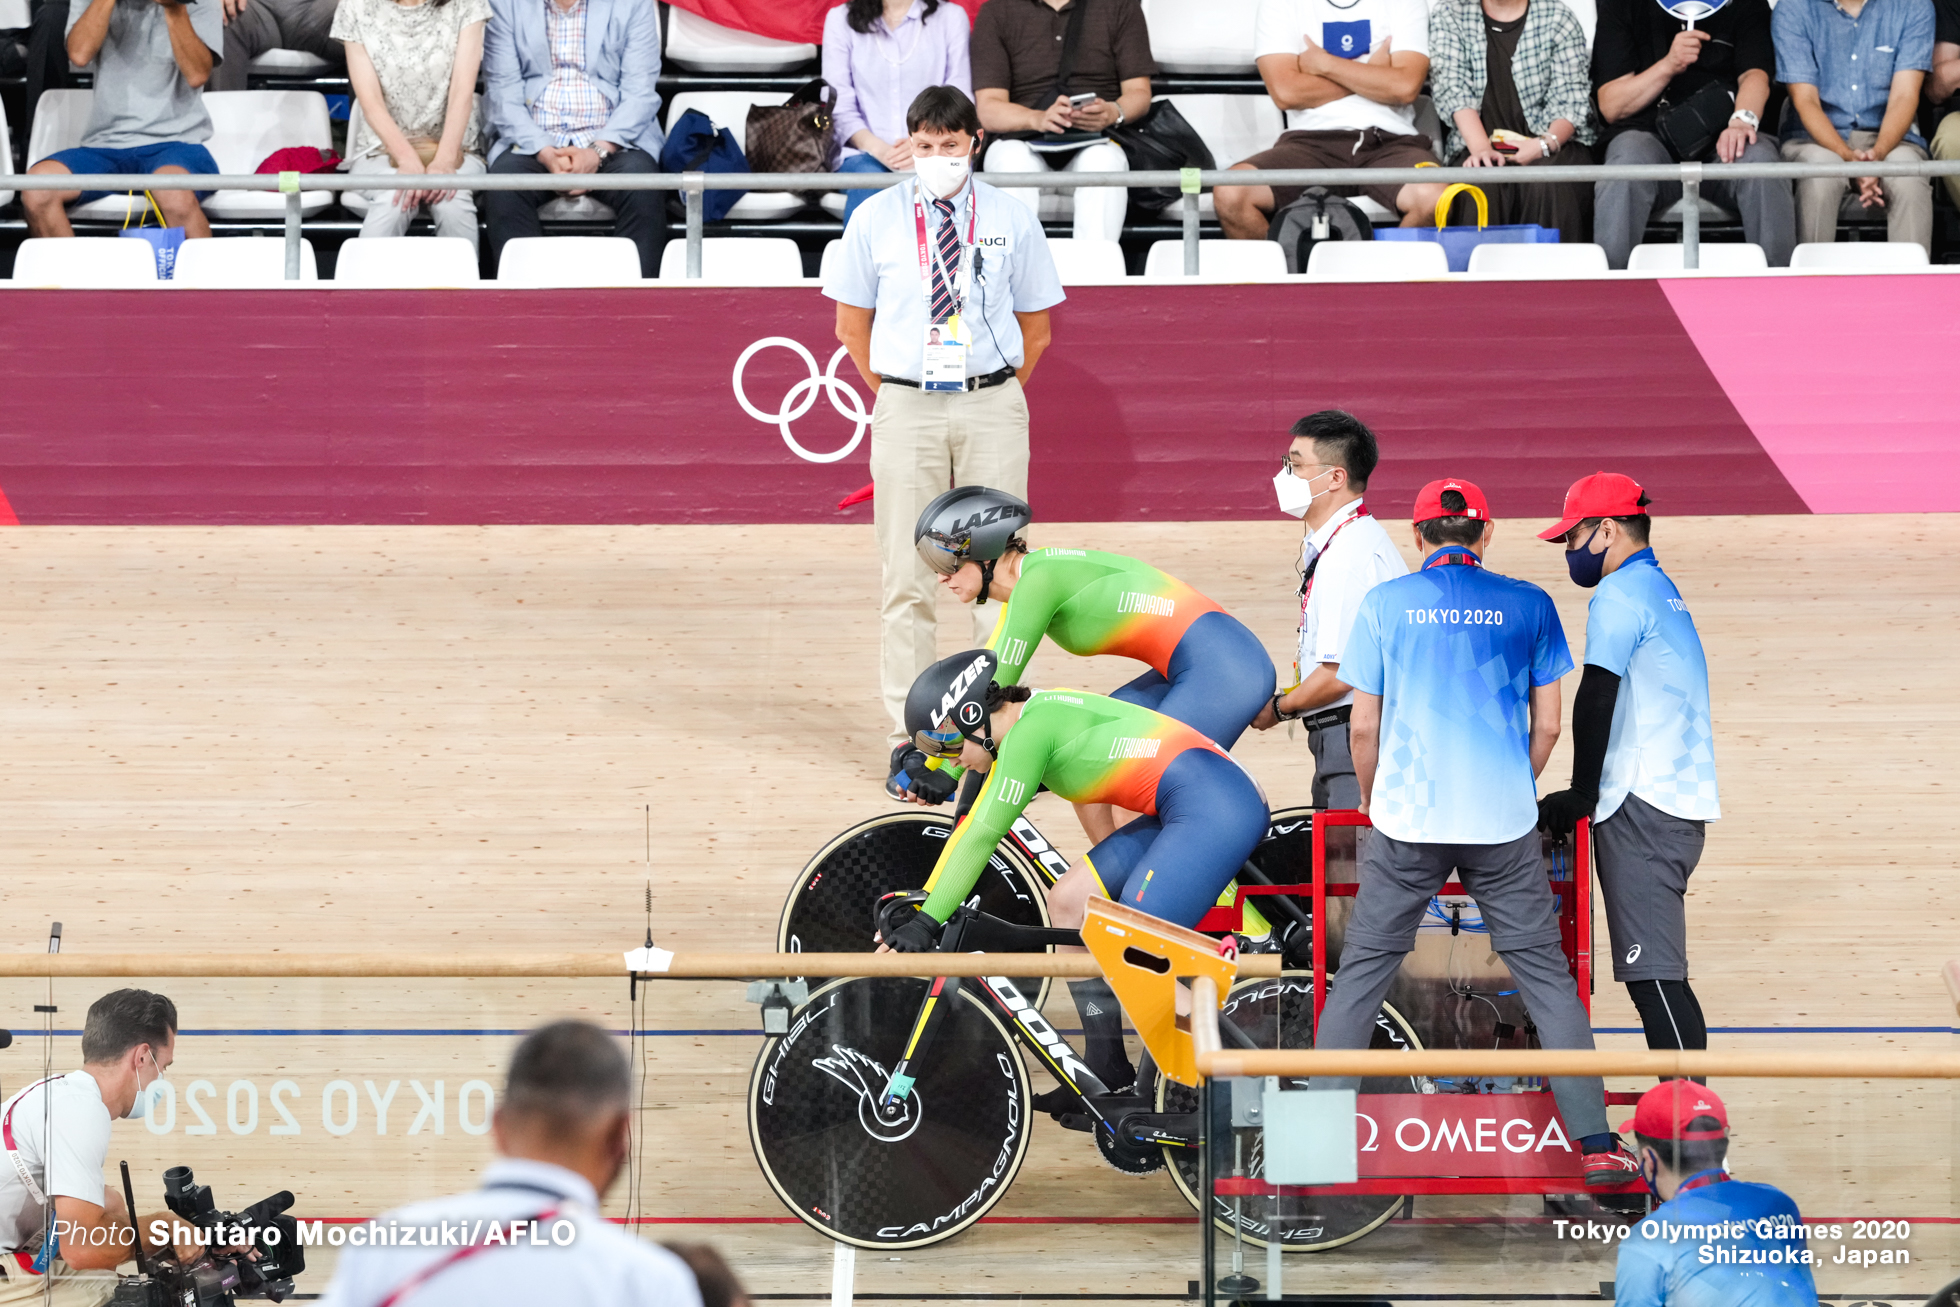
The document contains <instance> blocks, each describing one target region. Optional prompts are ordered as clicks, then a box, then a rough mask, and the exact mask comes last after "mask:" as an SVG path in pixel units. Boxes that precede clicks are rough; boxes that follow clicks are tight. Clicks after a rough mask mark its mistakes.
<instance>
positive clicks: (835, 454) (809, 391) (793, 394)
mask: <svg viewBox="0 0 1960 1307" xmlns="http://www.w3.org/2000/svg"><path fill="white" fill-rule="evenodd" d="M771 345H780V346H782V347H783V348H784V349H787V350H794V351H795V352H796V356H797V357H798V358H800V359H802V360H803V366H804V367H806V368H808V369H810V375H809V376H807V377H805V378H804V379H803V380H801V381H799V382H797V383H796V384H795V385H794V386H791V387H790V388H789V393H788V394H787V395H784V396H783V402H782V406H781V407H779V408H778V409H777V410H776V411H775V412H774V413H765V412H763V411H762V410H761V409H759V408H757V407H756V406H755V405H754V404H751V403H750V402H749V397H748V395H747V394H746V393H745V392H744V391H743V390H742V370H743V369H744V368H746V367H748V365H749V360H750V359H752V358H754V357H755V356H756V355H757V354H758V353H760V352H761V351H763V350H765V349H768V348H769V347H770V346H771ZM849 353H850V351H849V350H847V349H845V348H844V347H843V346H842V345H839V346H838V347H837V352H836V353H835V354H832V355H831V356H830V366H829V367H827V368H825V369H824V370H823V371H822V372H819V371H817V360H816V356H815V355H813V354H811V353H810V351H809V350H807V349H805V348H803V345H802V343H801V342H800V341H794V340H791V339H790V338H789V337H788V336H765V337H763V338H762V339H761V340H758V341H757V342H755V344H753V345H751V346H749V347H748V348H747V349H745V350H743V351H742V356H741V357H740V358H738V359H736V360H735V375H734V377H733V378H732V380H733V382H734V386H735V402H736V403H738V404H740V405H741V406H742V411H743V412H744V413H747V414H748V415H749V416H750V417H752V418H754V419H755V420H756V421H757V422H774V423H775V424H776V426H777V428H778V429H779V430H780V431H781V432H782V433H783V443H784V444H785V445H788V446H789V448H790V452H791V453H793V454H795V455H796V456H797V457H798V458H802V459H807V460H809V461H810V462H812V463H835V462H836V461H837V460H838V459H840V458H843V457H845V456H846V455H848V454H849V453H850V452H851V451H852V450H854V449H856V448H857V447H858V444H859V442H860V441H862V440H863V439H864V431H865V428H866V427H869V426H870V425H871V414H870V413H869V412H867V411H866V410H865V407H864V400H863V399H862V398H861V397H860V396H859V395H858V393H857V391H856V390H855V389H854V388H853V387H852V386H851V383H850V382H848V381H844V380H842V379H841V378H839V377H838V375H837V365H838V364H839V363H841V362H843V361H844V359H845V357H846V356H847V355H848V354H849ZM820 389H821V390H823V391H824V392H825V394H826V395H827V396H828V397H829V399H830V406H831V407H832V408H834V409H836V410H837V411H838V412H839V413H840V414H842V415H843V416H845V417H847V418H850V419H851V420H852V421H853V422H855V423H857V430H856V431H854V432H852V433H851V438H850V440H849V441H848V442H846V443H845V445H844V447H843V448H842V449H836V450H832V451H831V452H830V453H828V454H818V453H813V452H811V451H810V450H807V449H805V448H804V447H803V446H802V445H800V444H798V443H797V440H796V436H795V435H794V434H793V433H792V432H791V431H790V429H789V424H790V423H792V422H794V421H796V419H798V418H800V417H802V416H803V415H804V414H805V413H808V412H809V411H810V409H811V408H812V407H813V406H814V405H815V404H816V402H817V391H818V390H820ZM846 401H848V407H846Z"/></svg>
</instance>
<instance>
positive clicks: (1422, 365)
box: [0, 274, 1960, 525]
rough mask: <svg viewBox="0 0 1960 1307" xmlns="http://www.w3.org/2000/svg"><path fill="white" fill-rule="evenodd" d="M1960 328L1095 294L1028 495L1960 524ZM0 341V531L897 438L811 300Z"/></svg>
mask: <svg viewBox="0 0 1960 1307" xmlns="http://www.w3.org/2000/svg"><path fill="white" fill-rule="evenodd" d="M1956 310H1960V278H1955V277H1948V276H1945V275H1940V274H1925V275H1919V276H1886V277H1844V276H1830V277H1758V278H1739V279H1704V280H1685V279H1684V280H1676V281H1668V282H1656V281H1638V280H1602V281H1591V282H1500V283H1491V282H1484V283H1468V282H1438V283H1427V284H1388V285H1381V284H1370V285H1340V284H1335V285H1302V284H1299V283H1289V284H1283V285H1264V286H1218V285H1200V286H1164V285H1161V284H1160V285H1155V286H1149V287H1143V286H1133V287H1085V288H1079V289H1077V290H1075V291H1074V292H1072V293H1071V295H1070V298H1069V301H1068V303H1066V304H1065V305H1062V306H1061V307H1059V308H1058V309H1057V310H1056V311H1055V336H1056V344H1055V347H1054V348H1053V350H1051V351H1050V353H1049V354H1048V356H1047V357H1046V358H1045V359H1044V360H1043V362H1042V364H1041V367H1040V371H1039V372H1038V374H1037V375H1036V377H1035V379H1034V382H1033V385H1032V387H1031V393H1030V403H1031V406H1032V409H1033V413H1034V437H1033V438H1034V475H1033V488H1032V496H1033V498H1034V501H1035V504H1036V508H1037V510H1038V511H1039V512H1040V513H1041V515H1042V516H1043V517H1044V518H1047V519H1049V520H1054V521H1068V520H1076V521H1096V520H1122V519H1130V518H1157V519H1184V520H1193V519H1196V520H1204V519H1229V518H1244V517H1255V516H1264V515H1267V514H1270V513H1271V512H1272V511H1273V509H1272V489H1271V486H1270V485H1269V484H1268V478H1269V477H1270V476H1271V474H1272V472H1273V471H1274V469H1275V467H1276V464H1277V460H1278V456H1279V453H1280V451H1281V449H1282V448H1283V447H1284V444H1285V436H1284V432H1285V430H1286V428H1287V426H1288V425H1289V424H1290V423H1291V422H1292V421H1293V420H1294V419H1295V418H1296V417H1298V416H1299V415H1301V414H1302V413H1305V412H1308V411H1310V410H1312V409H1316V408H1324V407H1329V406H1340V407H1346V408H1351V409H1353V410H1354V411H1355V412H1357V413H1359V414H1361V415H1362V416H1363V417H1364V418H1365V419H1366V420H1367V421H1368V422H1369V423H1370V424H1371V425H1372V426H1373V427H1374V428H1375V429H1376V431H1377V432H1378V433H1379V434H1380V436H1381V438H1382V445H1383V449H1384V453H1385V459H1384V462H1383V465H1382V467H1381V469H1380V470H1379V471H1378V472H1377V474H1376V478H1375V484H1374V492H1373V495H1372V498H1373V500H1374V502H1375V503H1376V505H1377V507H1378V510H1379V511H1381V512H1383V513H1393V512H1399V511H1403V510H1405V509H1406V508H1407V507H1408V505H1409V503H1410V501H1411V499H1412V498H1413V495H1414V491H1415V489H1416V488H1417V487H1418V486H1419V485H1420V484H1421V483H1423V482H1424V481H1426V480H1429V479H1430V478H1432V477H1435V476H1440V475H1445V474H1449V475H1460V476H1468V477H1471V478H1473V479H1475V480H1477V481H1479V482H1480V483H1482V484H1483V485H1484V486H1485V488H1486V489H1487V490H1488V491H1489V492H1490V494H1491V498H1492V506H1493V510H1494V511H1495V512H1496V513H1498V514H1499V515H1517V516H1548V515H1551V514H1553V513H1554V512H1555V511H1556V510H1557V508H1558V505H1559V501H1560V495H1561V494H1562V492H1563V490H1564V488H1565V486H1566V485H1567V484H1568V483H1569V482H1570V481H1571V480H1572V479H1573V478H1575V477H1577V476H1580V475H1583V474H1585V473H1587V472H1592V471H1595V470H1598V469H1600V468H1612V469H1617V470H1622V471H1625V472H1628V473H1630V474H1632V475H1633V476H1635V477H1638V478H1640V479H1641V480H1642V481H1643V482H1645V483H1646V484H1647V485H1648V486H1650V487H1651V489H1652V492H1653V494H1654V496H1655V498H1656V501H1657V508H1658V509H1660V510H1661V511H1664V512H1667V513H1684V514H1685V513H1801V512H1806V511H1813V512H1906V511H1921V512H1924V511H1952V510H1956V509H1960V439H1956V437H1955V434H1954V423H1953V407H1954V400H1953V389H1952V383H1951V378H1952V376H1953V375H1954V365H1953V360H1954V359H1956V358H1960V312H1957V311H1956ZM771 338H778V339H780V340H781V341H784V342H798V343H799V344H800V346H801V347H802V348H803V349H805V350H807V351H808V353H807V354H806V355H805V356H803V357H799V354H798V352H797V350H796V349H795V348H792V347H790V346H789V345H787V344H765V345H760V346H758V342H762V341H766V340H769V339H771ZM0 341H3V342H4V347H5V357H6V359H7V364H8V367H7V371H8V374H9V376H10V377H11V379H12V384H11V385H10V386H9V388H8V393H7V399H6V400H5V402H4V403H0V494H4V499H0V520H6V519H8V518H15V517H17V519H18V521H20V522H22V523H25V524H30V525H32V524H40V523H69V524H80V523H106V524H136V523H333V522H343V523H397V522H400V523H413V522H432V523H492V522H570V523H579V522H583V523H619V522H730V523H744V522H746V523H759V522H826V521H866V520H868V519H869V516H870V509H869V505H859V506H857V507H855V508H852V509H849V510H845V511H842V512H840V511H839V510H838V509H837V508H836V503H837V501H838V500H839V498H841V497H842V496H844V495H846V494H848V493H849V492H851V491H853V490H855V489H857V488H858V487H859V486H861V485H863V484H864V483H865V482H866V481H867V480H868V479H869V477H868V473H867V471H866V466H865V465H866V459H867V456H868V453H869V440H868V437H866V438H863V439H859V440H858V441H857V443H856V444H855V445H852V443H851V442H852V441H853V438H854V436H857V435H859V434H861V433H860V424H858V423H856V422H854V421H851V420H848V419H847V418H845V417H843V416H840V414H839V412H838V411H837V409H836V408H835V407H834V406H833V401H834V402H835V403H836V404H841V405H842V406H843V408H845V409H846V410H848V409H850V408H851V407H852V404H853V403H854V396H857V395H862V396H863V397H864V399H865V402H866V403H867V404H868V402H869V395H868V393H867V392H866V391H865V389H864V387H863V385H862V383H861V382H858V381H857V378H856V375H855V372H854V370H853V369H852V367H851V365H850V363H849V361H848V360H847V359H846V360H841V361H840V363H839V365H838V367H839V375H840V377H841V379H842V380H843V381H844V382H846V383H849V387H848V388H845V387H839V388H837V389H836V390H834V391H833V390H828V389H827V388H826V387H825V386H824V385H823V383H822V382H821V380H820V379H818V380H813V379H812V378H813V374H815V373H819V372H820V371H821V369H822V368H823V366H824V365H825V363H827V362H829V361H830V359H831V358H832V355H833V353H834V351H835V345H834V341H833V338H832V333H831V306H830V302H829V301H827V300H825V299H823V298H822V297H821V295H820V294H819V293H818V292H817V291H816V290H815V289H814V288H810V287H792V288H784V289H713V288H702V289H682V288H674V287H671V286H668V287H660V288H651V289H644V290H603V291H499V290H494V289H481V290H467V291H463V290H459V291H333V290H303V291H302V290H295V291H291V292H287V291H265V292H258V291H188V290H185V291H174V290H173V291H168V292H155V291H33V290H19V291H8V292H6V293H5V294H4V295H0ZM745 353H746V354H748V355H749V357H748V359H747V360H746V362H745V363H742V366H741V367H740V368H739V374H740V375H739V383H740V387H741V390H742V393H743V395H745V396H746V398H747V400H748V402H749V404H750V406H751V407H752V408H753V413H754V415H752V414H751V412H750V411H748V410H745V408H744V407H743V405H742V403H741V401H740V400H738V397H737V392H736V383H737V381H738V376H737V373H738V363H741V362H742V359H743V356H744V354H745ZM806 357H807V358H809V359H811V360H814V367H813V366H812V364H811V363H807V362H806V361H805V358H806ZM799 384H801V392H800V394H799V393H798V392H797V387H798V386H799ZM802 399H808V400H809V401H810V403H809V405H808V408H807V411H804V412H800V413H798V412H797V411H796V410H797V408H798V406H799V404H800V402H801V400H802ZM785 410H787V411H789V412H791V413H792V414H793V417H792V419H791V420H790V421H789V423H788V424H787V430H788V434H789V437H790V439H792V440H794V441H795V442H796V443H797V444H798V445H800V446H801V447H802V448H803V450H804V451H806V453H807V454H808V455H814V456H817V457H819V458H822V457H825V456H828V455H830V454H833V453H835V452H836V451H838V450H840V449H845V448H848V452H847V453H845V454H844V455H843V456H842V457H840V458H836V459H834V460H831V461H813V459H812V458H811V457H806V456H802V455H799V454H798V453H797V452H795V451H793V450H792V449H791V447H790V444H789V443H788V442H787V441H786V440H785V437H784V432H783V427H782V424H780V423H779V422H778V421H777V420H776V415H777V414H778V413H780V412H783V411H785ZM756 415H759V417H758V416H756Z"/></svg>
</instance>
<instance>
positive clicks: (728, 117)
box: [667, 6, 842, 222]
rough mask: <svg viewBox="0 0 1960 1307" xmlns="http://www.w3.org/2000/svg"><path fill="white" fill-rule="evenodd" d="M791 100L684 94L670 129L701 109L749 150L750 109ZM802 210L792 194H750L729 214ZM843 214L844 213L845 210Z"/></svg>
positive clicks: (758, 217)
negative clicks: (682, 116)
mask: <svg viewBox="0 0 1960 1307" xmlns="http://www.w3.org/2000/svg"><path fill="white" fill-rule="evenodd" d="M668 12H669V13H670V14H672V15H673V17H674V18H675V19H676V20H678V19H679V18H680V17H681V16H682V15H684V14H687V10H685V9H682V8H680V7H678V6H675V7H674V8H672V9H670V10H669V11H668ZM689 16H690V17H691V16H692V15H689ZM787 99H789V93H788V92H786V91H682V92H681V93H680V94H679V95H677V96H675V97H674V101H673V103H672V104H670V105H668V106H667V127H668V129H669V130H672V128H673V126H674V124H675V123H676V122H678V121H679V120H680V116H681V115H682V114H684V113H686V112H687V111H688V110H689V109H699V110H700V111H701V112H702V113H704V114H707V115H708V119H709V121H710V122H712V123H714V125H715V126H716V127H726V128H727V129H728V130H729V131H730V132H733V133H734V135H735V143H736V144H737V145H742V146H743V147H744V148H745V149H746V148H747V146H746V144H745V143H746V142H747V140H748V128H749V108H750V106H752V105H758V104H759V105H765V106H767V105H778V104H781V103H782V102H783V101H785V100H787ZM802 208H803V200H802V198H801V197H800V196H797V195H793V194H791V193H789V192H788V191H750V192H749V193H748V194H746V195H744V196H743V197H742V198H741V199H739V200H737V201H735V207H734V208H732V209H730V210H729V211H728V216H729V217H730V218H736V219H744V220H747V221H751V222H756V221H767V220H769V219H773V218H787V217H789V216H790V215H791V214H793V213H796V212H798V211H799V210H801V209H802ZM839 211H840V212H841V211H842V210H841V207H840V210H839Z"/></svg>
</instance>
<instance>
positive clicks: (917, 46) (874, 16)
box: [823, 0, 973, 226]
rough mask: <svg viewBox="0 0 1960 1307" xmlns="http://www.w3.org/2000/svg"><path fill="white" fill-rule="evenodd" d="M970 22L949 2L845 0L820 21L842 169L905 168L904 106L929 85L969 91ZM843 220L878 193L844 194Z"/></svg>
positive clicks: (908, 138) (908, 149)
mask: <svg viewBox="0 0 1960 1307" xmlns="http://www.w3.org/2000/svg"><path fill="white" fill-rule="evenodd" d="M971 33H972V27H971V25H970V24H968V22H967V19H966V11H965V10H964V9H962V8H960V7H959V5H957V4H954V3H952V2H951V0H849V3H847V4H841V5H838V6H837V7H836V8H835V9H833V10H831V11H830V12H829V13H828V14H827V15H825V16H824V20H823V79H824V80H825V81H826V82H829V83H830V85H831V87H832V88H833V89H834V90H835V91H836V92H837V112H836V119H837V144H838V145H839V146H840V147H841V148H842V152H843V159H842V161H841V162H840V163H838V165H837V171H839V172H909V171H910V170H911V168H912V133H911V132H909V131H907V130H906V128H905V110H906V108H907V107H908V106H910V105H911V103H912V101H913V100H915V99H917V98H918V94H919V92H920V91H923V90H925V89H926V88H927V87H928V86H957V87H959V88H960V90H962V91H964V92H966V93H967V94H968V95H969V96H970V95H972V94H973V74H972V73H971V72H969V71H968V68H967V52H966V47H967V41H968V39H969V37H970V35H971ZM844 194H845V196H846V199H845V200H844V224H845V225H846V226H849V225H850V222H851V215H852V214H854V213H856V212H857V208H858V205H860V204H863V203H864V202H865V200H867V199H869V198H870V197H871V196H872V195H874V194H876V192H875V191H871V190H859V191H846V192H844Z"/></svg>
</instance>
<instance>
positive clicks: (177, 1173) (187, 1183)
mask: <svg viewBox="0 0 1960 1307" xmlns="http://www.w3.org/2000/svg"><path fill="white" fill-rule="evenodd" d="M192 1179H193V1177H192V1175H191V1169H190V1168H189V1167H188V1166H173V1167H171V1168H170V1169H169V1170H168V1171H165V1172H164V1173H163V1191H164V1192H165V1193H166V1194H169V1195H170V1196H171V1197H172V1198H181V1197H182V1196H183V1193H184V1190H186V1189H188V1188H190V1187H191V1182H192Z"/></svg>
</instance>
